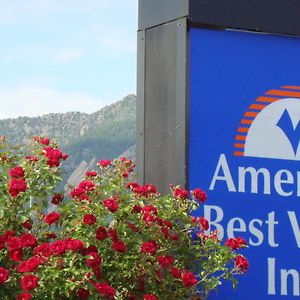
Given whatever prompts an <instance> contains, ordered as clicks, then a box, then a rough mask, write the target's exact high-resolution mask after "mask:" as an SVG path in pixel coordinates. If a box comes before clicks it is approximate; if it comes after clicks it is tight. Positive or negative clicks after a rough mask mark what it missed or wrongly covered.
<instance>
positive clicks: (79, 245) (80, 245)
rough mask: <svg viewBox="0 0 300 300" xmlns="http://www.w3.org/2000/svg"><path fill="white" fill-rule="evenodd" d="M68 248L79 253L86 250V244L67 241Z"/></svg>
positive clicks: (71, 240) (77, 241)
mask: <svg viewBox="0 0 300 300" xmlns="http://www.w3.org/2000/svg"><path fill="white" fill-rule="evenodd" d="M66 248H67V249H68V250H72V251H79V250H82V249H83V248H84V242H83V241H81V240H75V239H74V240H73V239H68V240H67V241H66Z"/></svg>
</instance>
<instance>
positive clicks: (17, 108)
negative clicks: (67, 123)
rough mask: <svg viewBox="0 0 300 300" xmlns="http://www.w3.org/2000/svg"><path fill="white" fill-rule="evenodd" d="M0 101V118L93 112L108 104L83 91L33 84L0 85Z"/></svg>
mask: <svg viewBox="0 0 300 300" xmlns="http://www.w3.org/2000/svg"><path fill="white" fill-rule="evenodd" d="M0 103H1V104H2V107H1V109H0V119H5V118H16V117H19V116H30V117H34V116H40V115H43V114H47V113H56V112H68V111H80V112H87V113H91V112H95V111H96V110H98V109H100V108H101V107H103V106H104V105H106V103H105V102H104V101H102V100H100V99H98V98H96V97H92V96H89V95H86V94H83V93H75V92H62V91H59V90H55V89H53V88H50V87H43V86H33V85H32V86H30V85H20V86H16V87H0Z"/></svg>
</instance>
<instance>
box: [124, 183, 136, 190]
mask: <svg viewBox="0 0 300 300" xmlns="http://www.w3.org/2000/svg"><path fill="white" fill-rule="evenodd" d="M137 187H139V184H138V183H137V182H128V183H127V184H126V186H125V188H126V189H131V190H132V189H135V188H137Z"/></svg>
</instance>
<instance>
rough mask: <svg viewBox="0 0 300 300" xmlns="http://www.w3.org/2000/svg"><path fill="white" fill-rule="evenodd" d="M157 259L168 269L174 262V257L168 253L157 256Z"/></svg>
mask: <svg viewBox="0 0 300 300" xmlns="http://www.w3.org/2000/svg"><path fill="white" fill-rule="evenodd" d="M157 261H158V263H159V264H160V266H161V267H162V268H163V269H168V268H169V267H171V266H172V265H173V263H174V258H173V257H172V256H168V255H161V256H158V257H157Z"/></svg>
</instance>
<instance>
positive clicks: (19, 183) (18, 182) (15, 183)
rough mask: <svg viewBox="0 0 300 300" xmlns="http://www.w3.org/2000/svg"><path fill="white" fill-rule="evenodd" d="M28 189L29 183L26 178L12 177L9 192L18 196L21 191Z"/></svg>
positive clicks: (13, 195)
mask: <svg viewBox="0 0 300 300" xmlns="http://www.w3.org/2000/svg"><path fill="white" fill-rule="evenodd" d="M26 189H27V184H26V180H25V178H20V179H16V178H12V179H11V180H10V181H9V188H8V192H9V194H10V195H11V196H12V197H14V198H15V197H17V196H18V195H19V194H20V193H22V192H25V191H26Z"/></svg>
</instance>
